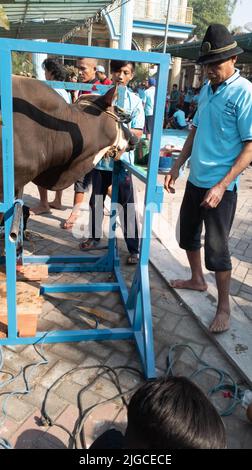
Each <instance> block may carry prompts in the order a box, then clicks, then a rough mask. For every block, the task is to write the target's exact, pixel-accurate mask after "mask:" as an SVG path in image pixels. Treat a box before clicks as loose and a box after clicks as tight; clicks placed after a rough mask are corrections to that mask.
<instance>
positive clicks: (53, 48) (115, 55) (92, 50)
mask: <svg viewBox="0 0 252 470" xmlns="http://www.w3.org/2000/svg"><path fill="white" fill-rule="evenodd" d="M0 50H3V51H20V52H22V51H24V52H39V53H42V54H54V55H65V56H75V57H94V58H96V59H114V60H132V61H133V62H145V63H151V64H157V65H158V64H166V63H167V55H168V54H159V53H157V52H140V51H129V50H119V49H109V48H106V47H95V46H92V47H88V46H82V45H76V44H60V43H58V42H57V43H56V42H50V43H49V42H48V43H45V42H40V41H36V42H35V41H29V40H27V39H18V40H17V39H10V38H8V39H1V40H0Z"/></svg>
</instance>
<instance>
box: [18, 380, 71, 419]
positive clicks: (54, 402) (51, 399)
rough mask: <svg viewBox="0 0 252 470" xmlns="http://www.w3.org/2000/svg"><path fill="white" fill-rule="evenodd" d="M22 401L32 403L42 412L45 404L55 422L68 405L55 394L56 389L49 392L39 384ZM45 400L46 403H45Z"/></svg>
mask: <svg viewBox="0 0 252 470" xmlns="http://www.w3.org/2000/svg"><path fill="white" fill-rule="evenodd" d="M20 399H21V400H22V401H24V402H26V403H30V404H31V405H33V406H34V407H35V408H38V409H39V410H41V408H42V405H43V403H45V407H46V412H47V414H48V416H50V418H51V419H52V420H53V421H54V420H55V419H56V418H57V417H58V416H59V415H60V414H61V413H62V411H63V409H64V408H65V407H66V405H67V400H63V399H62V398H59V397H58V396H57V395H56V393H54V389H52V390H50V391H49V392H48V389H47V388H45V387H42V386H41V385H39V384H37V385H36V386H35V387H34V388H33V389H32V391H31V393H29V394H27V395H24V396H23V397H22V398H20ZM44 400H46V401H45V402H44ZM40 417H41V413H40Z"/></svg>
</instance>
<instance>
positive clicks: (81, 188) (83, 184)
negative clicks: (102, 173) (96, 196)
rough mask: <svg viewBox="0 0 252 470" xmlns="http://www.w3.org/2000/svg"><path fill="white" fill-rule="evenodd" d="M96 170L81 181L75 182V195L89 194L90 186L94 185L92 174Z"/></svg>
mask: <svg viewBox="0 0 252 470" xmlns="http://www.w3.org/2000/svg"><path fill="white" fill-rule="evenodd" d="M93 171H94V170H91V171H90V172H89V173H87V174H86V175H85V176H83V178H81V179H80V180H77V181H75V183H74V192H75V193H87V192H88V189H89V186H90V184H91V183H92V173H93Z"/></svg>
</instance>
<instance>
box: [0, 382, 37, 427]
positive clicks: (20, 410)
mask: <svg viewBox="0 0 252 470" xmlns="http://www.w3.org/2000/svg"><path fill="white" fill-rule="evenodd" d="M23 389H24V388H23ZM4 399H5V397H3V396H2V397H1V406H2V404H3V402H4ZM5 409H6V414H7V416H8V418H11V419H12V420H13V421H15V422H17V423H20V422H22V421H24V420H25V419H27V418H28V416H30V415H31V414H32V412H33V411H34V407H33V406H32V405H30V404H29V403H25V402H24V401H22V400H19V398H17V396H10V398H9V399H8V400H7V401H5Z"/></svg>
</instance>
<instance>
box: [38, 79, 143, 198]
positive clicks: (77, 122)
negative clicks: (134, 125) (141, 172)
mask: <svg viewBox="0 0 252 470" xmlns="http://www.w3.org/2000/svg"><path fill="white" fill-rule="evenodd" d="M116 93H117V89H116V87H113V88H111V89H110V90H109V91H108V92H107V93H106V94H105V95H103V96H100V95H82V96H81V97H80V98H79V100H77V101H76V103H75V104H74V105H66V104H65V103H64V109H63V110H62V114H61V115H62V117H64V120H62V117H61V116H60V119H57V120H55V122H56V124H55V125H57V130H58V129H59V128H60V129H62V130H63V132H62V138H60V134H58V136H57V139H55V140H53V142H55V143H56V144H57V145H56V147H55V146H54V147H53V148H52V150H51V154H52V156H53V158H51V164H50V167H48V168H47V169H46V170H44V171H43V172H41V173H40V174H39V175H38V176H37V177H36V178H34V179H33V181H34V182H35V183H36V184H38V185H40V186H42V187H45V188H47V189H52V190H57V189H64V188H67V187H68V186H70V185H71V184H72V183H73V182H74V181H76V180H77V179H79V178H80V177H82V176H84V175H85V174H86V173H88V172H89V171H90V170H91V169H92V168H93V167H94V166H95V165H97V163H98V162H99V161H100V160H101V158H102V157H103V156H104V155H108V156H112V157H113V158H115V159H119V158H120V157H121V155H122V154H123V153H124V152H125V151H127V150H131V149H133V148H134V147H135V145H136V143H137V140H138V139H137V138H136V137H135V136H134V135H133V134H132V133H131V132H130V130H129V129H128V127H127V124H126V123H127V122H129V120H130V116H128V115H126V114H125V113H124V111H123V110H121V109H119V108H118V107H116V106H113V102H114V101H115V99H116ZM54 95H55V96H54V98H55V100H56V94H55V93H54ZM59 99H60V97H57V103H56V104H57V105H58V104H59ZM60 101H61V100H60ZM49 102H50V100H49ZM61 104H62V102H61ZM57 109H58V108H57ZM51 141H52V139H51V140H50V142H51Z"/></svg>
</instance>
